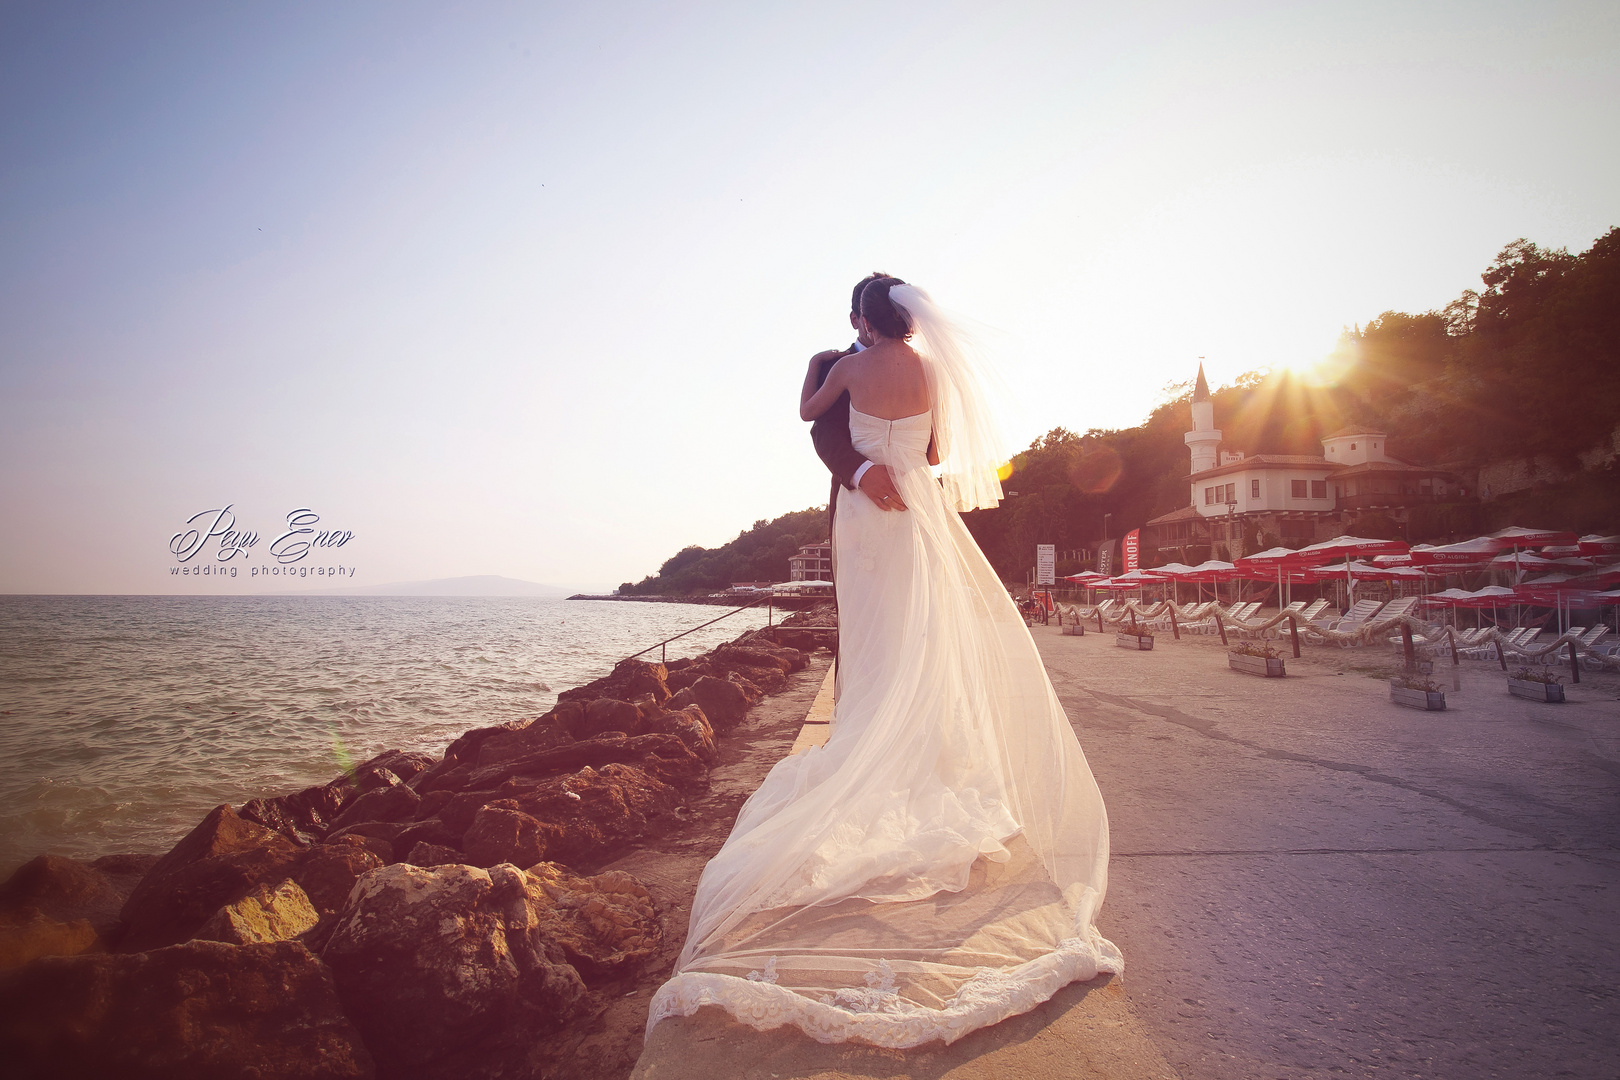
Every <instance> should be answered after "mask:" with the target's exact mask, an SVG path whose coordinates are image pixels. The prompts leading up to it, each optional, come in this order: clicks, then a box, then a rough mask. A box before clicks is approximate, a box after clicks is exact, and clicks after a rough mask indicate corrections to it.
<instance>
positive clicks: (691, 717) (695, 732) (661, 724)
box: [645, 705, 720, 768]
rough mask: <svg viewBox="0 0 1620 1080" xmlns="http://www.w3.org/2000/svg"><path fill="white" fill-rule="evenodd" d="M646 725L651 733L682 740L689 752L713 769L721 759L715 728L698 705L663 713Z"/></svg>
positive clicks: (648, 721)
mask: <svg viewBox="0 0 1620 1080" xmlns="http://www.w3.org/2000/svg"><path fill="white" fill-rule="evenodd" d="M645 723H646V725H647V730H648V731H649V732H650V733H653V734H659V735H674V736H675V737H676V738H678V739H680V740H681V742H683V743H685V744H686V748H687V749H688V750H690V751H692V753H693V754H695V755H697V757H698V759H699V760H700V761H702V762H703V764H705V765H708V766H710V767H711V768H712V767H713V765H714V763H715V761H716V760H718V759H719V756H720V748H719V746H718V745H717V744H716V743H715V741H714V727H713V726H712V725H711V724H710V723H709V718H708V717H706V716H704V715H703V709H702V708H701V707H700V706H698V705H688V706H686V707H685V708H684V709H681V710H680V711H679V712H666V713H661V714H660V715H658V716H655V717H652V718H651V719H649V720H647V721H646V722H645Z"/></svg>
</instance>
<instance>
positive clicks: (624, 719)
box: [580, 683, 669, 739]
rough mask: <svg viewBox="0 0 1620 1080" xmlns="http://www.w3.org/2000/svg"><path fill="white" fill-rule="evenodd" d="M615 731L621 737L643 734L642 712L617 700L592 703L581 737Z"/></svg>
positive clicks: (586, 712) (606, 699)
mask: <svg viewBox="0 0 1620 1080" xmlns="http://www.w3.org/2000/svg"><path fill="white" fill-rule="evenodd" d="M659 685H660V686H662V685H663V684H662V683H660V684H659ZM664 696H665V697H666V698H667V697H668V696H669V694H668V693H667V692H666V693H665V694H664ZM615 731H616V732H618V733H619V734H621V735H639V734H641V710H640V709H638V708H636V707H635V706H634V705H632V704H630V702H628V701H620V700H618V699H616V698H597V699H596V700H595V701H593V702H591V703H590V705H589V706H588V707H587V708H586V710H585V725H584V728H583V729H582V730H581V731H580V737H581V738H585V739H589V738H593V737H594V736H597V735H605V734H607V733H609V732H615Z"/></svg>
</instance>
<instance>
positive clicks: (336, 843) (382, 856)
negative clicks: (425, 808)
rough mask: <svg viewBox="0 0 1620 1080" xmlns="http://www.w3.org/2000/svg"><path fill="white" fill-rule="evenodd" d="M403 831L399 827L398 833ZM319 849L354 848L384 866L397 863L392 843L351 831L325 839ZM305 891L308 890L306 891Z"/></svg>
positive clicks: (381, 838)
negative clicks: (369, 855)
mask: <svg viewBox="0 0 1620 1080" xmlns="http://www.w3.org/2000/svg"><path fill="white" fill-rule="evenodd" d="M363 827H364V826H359V825H357V826H355V828H357V829H358V828H363ZM404 831H405V830H404V827H401V828H400V832H404ZM321 847H322V848H328V847H356V848H359V849H361V850H362V851H369V852H371V853H372V854H373V855H375V856H377V860H378V861H379V862H380V863H382V864H383V865H384V866H386V865H388V864H389V863H391V862H395V861H397V860H396V859H395V858H394V842H393V841H392V840H388V839H385V838H383V837H380V836H366V835H364V834H363V833H358V832H352V831H351V832H349V833H346V834H345V835H343V836H329V837H327V838H326V842H325V843H323V844H322V845H321ZM305 891H308V890H307V889H306V890H305Z"/></svg>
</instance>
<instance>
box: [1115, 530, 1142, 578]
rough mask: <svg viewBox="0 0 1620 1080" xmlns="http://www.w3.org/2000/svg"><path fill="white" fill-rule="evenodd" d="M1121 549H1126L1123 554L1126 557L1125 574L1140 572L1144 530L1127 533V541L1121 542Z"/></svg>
mask: <svg viewBox="0 0 1620 1080" xmlns="http://www.w3.org/2000/svg"><path fill="white" fill-rule="evenodd" d="M1120 547H1122V548H1123V549H1124V551H1123V552H1122V554H1123V555H1124V556H1125V559H1124V562H1125V573H1127V574H1128V573H1130V572H1131V571H1132V570H1140V569H1141V568H1142V530H1141V529H1132V530H1131V531H1130V532H1128V533H1126V534H1125V539H1124V540H1122V541H1121V542H1120Z"/></svg>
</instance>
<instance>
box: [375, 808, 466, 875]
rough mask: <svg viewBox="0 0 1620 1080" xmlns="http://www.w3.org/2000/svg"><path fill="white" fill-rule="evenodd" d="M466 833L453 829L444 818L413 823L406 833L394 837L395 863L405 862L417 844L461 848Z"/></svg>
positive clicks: (462, 829) (406, 829)
mask: <svg viewBox="0 0 1620 1080" xmlns="http://www.w3.org/2000/svg"><path fill="white" fill-rule="evenodd" d="M446 805H448V804H446ZM466 831H467V830H466V829H465V828H461V829H453V828H451V827H450V826H449V825H447V824H446V823H445V821H444V819H443V818H428V819H427V820H426V821H416V822H412V823H411V824H409V825H407V826H406V827H405V831H404V832H402V833H400V834H399V835H398V836H396V837H394V854H395V855H396V856H398V859H396V860H393V861H396V862H402V861H405V856H406V855H407V854H409V852H410V850H411V848H413V847H415V846H416V845H417V844H423V843H426V844H433V845H435V846H438V847H450V848H457V847H460V846H461V837H462V834H464V833H465V832H466Z"/></svg>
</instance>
